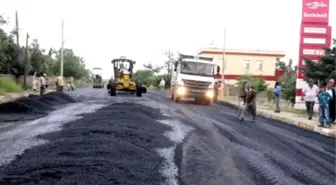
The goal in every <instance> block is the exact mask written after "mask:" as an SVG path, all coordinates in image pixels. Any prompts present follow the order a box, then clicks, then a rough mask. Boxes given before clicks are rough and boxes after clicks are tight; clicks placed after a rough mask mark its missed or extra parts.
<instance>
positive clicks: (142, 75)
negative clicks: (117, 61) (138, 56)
mask: <svg viewBox="0 0 336 185" xmlns="http://www.w3.org/2000/svg"><path fill="white" fill-rule="evenodd" d="M133 79H134V80H136V81H141V82H142V84H143V85H145V86H147V87H150V86H152V85H153V84H154V82H155V76H154V72H153V71H151V70H148V69H143V70H138V71H136V72H135V73H134V75H133Z"/></svg>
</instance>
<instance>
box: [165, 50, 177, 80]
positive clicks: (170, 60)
mask: <svg viewBox="0 0 336 185" xmlns="http://www.w3.org/2000/svg"><path fill="white" fill-rule="evenodd" d="M164 55H165V56H166V57H167V60H166V61H165V64H164V67H165V68H166V69H167V72H168V74H171V73H172V70H173V66H174V62H175V58H176V57H177V55H178V52H173V51H171V50H168V51H166V52H164Z"/></svg>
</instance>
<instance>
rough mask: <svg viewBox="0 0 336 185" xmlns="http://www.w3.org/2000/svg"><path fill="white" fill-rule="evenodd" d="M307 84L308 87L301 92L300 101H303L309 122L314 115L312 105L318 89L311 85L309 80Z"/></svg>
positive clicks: (311, 82)
mask: <svg viewBox="0 0 336 185" xmlns="http://www.w3.org/2000/svg"><path fill="white" fill-rule="evenodd" d="M307 82H308V86H307V87H305V88H304V89H303V91H302V97H301V101H305V103H306V111H307V114H308V119H309V120H311V119H312V118H313V115H314V105H315V101H316V97H317V95H318V93H319V88H318V87H317V85H315V84H314V83H313V81H312V80H311V79H309V80H308V81H307Z"/></svg>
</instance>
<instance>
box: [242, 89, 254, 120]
mask: <svg viewBox="0 0 336 185" xmlns="http://www.w3.org/2000/svg"><path fill="white" fill-rule="evenodd" d="M256 97H257V93H256V91H255V90H253V89H252V88H251V84H250V83H247V84H246V101H245V105H244V107H243V109H242V111H241V113H240V117H239V119H240V121H244V117H245V112H246V111H248V112H250V113H251V114H252V117H253V121H255V119H256V116H257V105H256V100H255V99H256Z"/></svg>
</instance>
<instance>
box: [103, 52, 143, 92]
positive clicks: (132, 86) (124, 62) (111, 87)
mask: <svg viewBox="0 0 336 185" xmlns="http://www.w3.org/2000/svg"><path fill="white" fill-rule="evenodd" d="M111 62H112V64H113V76H112V78H111V79H110V80H109V82H108V84H107V90H108V92H109V94H110V95H111V96H116V94H117V92H118V91H119V92H130V93H131V94H134V93H135V94H136V96H138V97H140V96H142V93H146V91H147V89H146V88H145V87H143V86H142V83H141V82H140V81H137V82H136V81H134V80H133V66H134V64H135V61H133V60H130V59H126V58H125V57H120V58H118V59H113V60H112V61H111Z"/></svg>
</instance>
